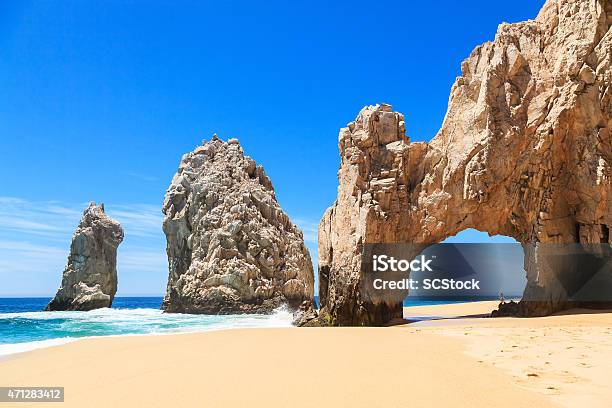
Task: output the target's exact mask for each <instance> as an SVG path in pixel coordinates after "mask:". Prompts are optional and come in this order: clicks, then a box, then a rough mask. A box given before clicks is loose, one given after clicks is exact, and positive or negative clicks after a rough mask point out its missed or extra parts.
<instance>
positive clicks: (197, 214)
mask: <svg viewBox="0 0 612 408" xmlns="http://www.w3.org/2000/svg"><path fill="white" fill-rule="evenodd" d="M163 212H164V214H165V219H164V233H165V234H166V239H167V253H168V263H169V277H168V287H167V291H166V296H165V298H164V302H163V305H162V308H163V309H164V310H165V311H167V312H179V313H205V314H217V313H222V314H228V313H266V312H271V311H272V310H274V309H275V308H277V307H279V306H281V305H283V304H289V305H291V306H292V307H294V308H296V307H298V306H299V305H300V304H301V303H302V302H303V301H306V300H312V299H313V290H314V274H313V269H312V261H311V259H310V255H309V253H308V250H307V249H306V247H305V246H304V239H303V235H302V232H301V231H300V230H299V229H298V228H297V227H296V226H295V225H294V224H293V223H292V222H291V221H290V220H289V217H288V216H287V215H286V214H285V213H284V212H283V210H282V209H281V208H280V206H279V204H278V202H277V201H276V196H275V193H274V188H273V187H272V183H271V181H270V179H269V178H268V176H267V175H266V173H265V172H264V169H263V167H261V166H258V165H257V164H256V163H255V161H254V160H253V159H251V158H250V157H248V156H245V155H244V153H243V150H242V147H241V146H240V144H239V142H238V140H237V139H229V140H228V141H227V142H223V141H222V140H220V139H219V138H218V137H217V136H216V135H215V136H214V137H213V138H212V140H210V141H208V142H205V143H204V144H203V145H202V146H199V147H197V148H196V149H195V150H194V151H193V152H191V153H188V154H186V155H184V156H183V159H182V161H181V164H180V167H179V169H178V172H177V173H176V175H175V176H174V178H173V180H172V184H171V185H170V187H169V188H168V191H167V193H166V197H165V200H164V204H163Z"/></svg>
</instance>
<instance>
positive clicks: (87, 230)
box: [45, 203, 123, 311]
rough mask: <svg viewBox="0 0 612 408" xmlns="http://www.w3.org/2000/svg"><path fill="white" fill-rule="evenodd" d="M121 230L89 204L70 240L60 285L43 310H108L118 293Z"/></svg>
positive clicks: (101, 207)
mask: <svg viewBox="0 0 612 408" xmlns="http://www.w3.org/2000/svg"><path fill="white" fill-rule="evenodd" d="M122 241H123V228H121V225H120V224H119V223H118V222H117V221H115V220H113V219H111V218H110V217H109V216H108V215H106V213H105V212H104V204H101V205H96V204H95V203H90V204H89V206H88V207H87V208H86V209H85V211H84V212H83V217H82V218H81V222H80V223H79V226H78V227H77V229H76V231H75V233H74V235H73V236H72V243H71V245H70V255H69V256H68V265H66V269H64V273H63V275H62V285H61V287H60V288H59V290H58V291H57V294H56V295H55V297H54V298H53V300H51V302H50V303H49V305H47V308H46V309H45V310H47V311H54V310H55V311H58V310H77V311H88V310H93V309H99V308H103V307H111V305H112V304H113V299H114V297H115V293H117V247H118V246H119V244H120V243H121V242H122Z"/></svg>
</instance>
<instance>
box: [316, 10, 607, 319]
mask: <svg viewBox="0 0 612 408" xmlns="http://www.w3.org/2000/svg"><path fill="white" fill-rule="evenodd" d="M611 24H612V1H610V0H605V1H604V0H598V1H570V0H548V1H547V2H546V4H545V5H544V7H543V8H542V10H541V11H540V13H539V14H538V16H537V18H536V19H535V20H533V21H526V22H521V23H516V24H501V25H500V26H499V28H498V31H497V34H496V36H495V40H494V41H493V42H488V43H485V44H483V45H480V46H478V47H477V48H476V49H475V50H474V51H473V52H472V54H471V55H470V57H469V58H468V59H466V60H465V61H464V62H463V63H462V64H461V76H460V77H458V78H457V79H456V81H455V83H454V84H453V86H452V89H451V93H450V98H449V106H448V111H447V113H446V117H445V118H444V122H443V124H442V127H441V129H440V130H439V132H438V134H437V135H436V136H435V137H434V138H433V139H432V140H431V142H429V143H410V141H409V139H408V138H407V137H406V135H405V125H404V117H403V115H402V114H401V113H397V112H393V111H392V109H391V107H390V106H389V105H384V104H383V105H376V106H369V107H366V108H364V109H363V110H362V111H361V112H360V113H359V115H358V116H357V119H356V120H355V121H354V122H351V123H349V125H348V127H346V128H343V129H341V130H340V135H339V143H338V144H339V149H340V154H341V158H342V162H341V167H340V171H339V173H338V178H339V181H340V187H339V190H338V197H337V200H336V202H335V204H334V205H333V207H331V208H329V209H328V210H327V212H326V213H325V215H324V216H323V219H322V220H321V223H320V226H319V276H320V301H321V306H322V314H323V315H325V316H327V319H328V320H329V321H330V322H332V323H333V324H338V325H358V324H369V325H376V324H382V323H384V322H385V321H388V320H391V319H392V318H395V317H401V314H402V309H401V299H395V300H392V301H390V300H389V299H386V300H385V299H372V298H369V297H367V296H365V295H364V293H363V292H362V291H361V290H360V288H359V285H360V284H361V282H362V278H363V276H362V270H361V264H360V262H361V259H360V256H361V254H362V251H363V247H364V245H365V244H367V243H389V242H394V243H395V242H403V243H420V244H423V245H427V244H432V243H436V242H440V241H442V240H444V239H445V238H447V237H449V236H452V235H455V234H457V233H458V232H460V231H462V230H465V229H467V228H475V229H477V230H480V231H484V232H487V233H489V234H491V235H494V234H502V235H507V236H510V237H513V238H515V239H516V240H517V241H518V242H521V243H524V244H525V266H526V267H525V269H526V271H527V279H528V284H527V287H526V289H525V293H524V296H523V301H522V302H521V306H520V309H521V314H522V315H543V314H547V313H551V312H553V311H555V310H559V309H562V308H564V307H566V306H567V302H566V301H567V299H566V297H565V294H564V291H563V290H562V288H560V287H559V283H558V280H557V277H556V276H555V273H556V272H555V270H554V268H549V267H547V266H546V265H543V264H542V263H541V262H540V263H538V253H539V251H540V250H541V244H544V243H572V242H573V243H576V242H579V243H609V242H610V232H609V231H610V227H611V225H612V215H611V209H612V206H611V200H612V195H611V189H610V176H611V174H610V173H611V171H610V164H611V163H612V157H611V156H612V148H611V146H612V141H611V134H612V70H611V60H612V30H610V25H611Z"/></svg>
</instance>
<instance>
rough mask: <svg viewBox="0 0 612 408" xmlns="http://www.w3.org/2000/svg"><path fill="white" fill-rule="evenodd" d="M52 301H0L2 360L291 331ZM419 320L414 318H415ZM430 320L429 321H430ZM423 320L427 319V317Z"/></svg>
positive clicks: (118, 302)
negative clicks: (80, 343) (79, 347)
mask: <svg viewBox="0 0 612 408" xmlns="http://www.w3.org/2000/svg"><path fill="white" fill-rule="evenodd" d="M49 300H50V299H48V298H0V356H2V355H7V354H13V353H18V352H22V351H28V350H33V349H36V348H40V347H47V346H51V345H56V344H62V343H66V342H70V341H74V340H75V339H78V338H82V337H93V336H115V335H144V334H168V333H184V332H198V331H208V330H221V329H231V328H255V327H290V326H291V320H292V315H291V313H290V312H289V311H287V310H278V311H277V312H276V313H274V314H272V315H224V316H210V315H187V314H169V313H162V311H161V310H160V309H159V308H160V306H161V302H162V298H161V297H140V298H137V297H126V298H121V297H119V298H116V299H115V301H114V303H113V308H112V309H99V310H94V311H91V312H43V311H42V310H43V309H44V307H45V306H46V305H47V303H49ZM472 300H486V299H483V298H478V299H459V300H423V299H418V298H407V299H406V300H405V301H404V306H406V307H408V306H422V305H439V304H449V303H464V302H466V301H472ZM413 318H416V319H417V320H419V319H420V318H418V317H414V316H411V319H413ZM428 318H431V317H428ZM423 319H425V318H423Z"/></svg>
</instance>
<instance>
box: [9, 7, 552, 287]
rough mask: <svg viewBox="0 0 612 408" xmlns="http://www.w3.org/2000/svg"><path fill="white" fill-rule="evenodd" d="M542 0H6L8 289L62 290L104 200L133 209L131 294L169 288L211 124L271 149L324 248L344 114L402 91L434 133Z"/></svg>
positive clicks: (283, 185)
mask: <svg viewBox="0 0 612 408" xmlns="http://www.w3.org/2000/svg"><path fill="white" fill-rule="evenodd" d="M330 3H331V4H330ZM542 4H543V1H542V0H540V1H533V0H517V1H514V2H512V4H509V3H504V2H490V1H480V0H479V1H472V2H463V3H460V5H459V6H457V3H455V2H444V1H442V2H410V1H386V2H380V3H372V2H361V1H351V2H340V1H335V2H317V1H310V2H294V1H283V2H277V1H268V2H230V1H227V2H226V1H223V2H219V1H217V2H212V1H211V2H206V1H202V2H195V1H194V2H174V1H167V2H155V1H147V2H145V1H93V0H92V1H64V2H56V1H37V2H30V1H20V2H1V3H0V92H1V95H2V97H1V98H0V141H1V148H0V196H1V197H4V198H2V201H0V205H1V206H0V282H2V283H1V284H0V296H1V295H11V294H12V295H24V294H32V295H52V294H53V292H54V291H55V290H56V289H57V286H58V284H59V279H60V273H61V270H62V268H63V266H64V264H65V261H66V256H67V250H68V245H69V240H70V236H71V234H72V231H73V230H74V227H75V226H76V224H77V223H78V218H79V212H80V211H81V210H82V207H83V206H84V205H85V203H86V202H87V201H90V200H95V201H99V202H100V201H103V202H105V203H106V204H107V206H108V209H109V210H108V212H109V213H111V215H113V211H115V217H116V218H118V219H120V220H122V221H123V222H124V224H125V225H124V226H126V242H125V243H124V244H123V246H122V247H121V250H122V251H124V253H123V255H120V259H119V267H120V271H119V273H120V291H119V294H120V295H121V294H123V295H125V294H161V293H162V292H163V290H164V286H165V279H166V269H165V268H166V265H165V264H163V255H164V254H163V250H164V245H165V244H164V242H163V234H161V229H160V228H158V225H159V224H158V221H159V220H160V219H161V218H160V215H159V211H158V209H159V208H160V207H161V202H162V199H163V195H164V192H165V190H166V188H167V186H168V184H169V182H170V179H171V177H172V175H173V174H174V172H175V171H176V168H177V166H178V163H179V160H180V157H181V155H182V154H183V153H185V152H187V151H190V150H192V149H193V148H194V147H195V146H196V145H197V144H199V143H200V142H201V140H202V139H204V138H209V137H210V136H211V134H212V133H213V132H216V133H218V134H219V135H220V136H221V137H222V138H229V137H237V138H239V139H240V141H241V143H242V144H243V146H244V148H245V150H246V152H247V153H248V154H249V155H250V156H252V157H253V158H254V159H255V160H257V161H258V162H259V163H261V164H263V165H264V167H265V168H266V171H267V172H268V174H269V175H270V177H271V178H272V181H273V183H274V185H275V187H276V190H277V196H278V198H279V201H280V202H281V205H282V206H283V207H284V208H285V210H286V211H287V212H288V213H289V214H290V216H292V217H293V219H294V220H295V221H297V223H298V224H300V225H302V226H303V227H304V229H305V230H306V235H307V236H308V237H309V246H310V247H311V248H312V249H315V248H316V245H315V244H314V242H313V240H314V235H315V231H314V228H315V227H316V223H317V222H318V220H319V218H320V216H321V215H322V213H323V211H324V210H325V208H326V207H328V206H329V205H330V204H331V203H332V202H333V200H334V198H335V194H336V188H337V179H336V172H337V169H338V165H339V157H338V150H337V133H338V128H339V127H341V126H344V125H345V124H346V123H347V122H349V121H351V120H352V119H353V118H354V117H355V115H356V114H357V112H358V111H359V109H360V108H361V107H362V106H364V105H367V104H374V103H377V102H387V103H391V104H393V106H394V108H395V109H396V110H398V111H401V112H403V113H404V114H405V115H406V118H407V120H406V124H407V133H408V135H409V136H410V137H411V139H412V140H429V139H430V138H431V137H432V136H433V135H434V134H435V133H436V131H437V130H438V128H439V126H440V124H441V122H442V118H443V116H444V113H445V111H446V104H447V100H448V94H449V89H450V86H451V84H452V83H453V81H454V79H455V77H456V76H457V75H459V72H460V63H461V61H462V60H463V59H464V58H466V57H467V56H468V55H469V53H470V52H471V50H472V49H473V48H474V47H475V46H476V45H478V44H480V43H482V42H484V41H487V40H492V39H493V37H494V34H495V31H496V29H497V26H498V25H499V24H500V23H501V22H503V21H506V22H515V21H520V20H525V19H528V18H533V17H535V16H536V14H537V12H538V10H539V8H540V7H541V5H542ZM127 226H129V227H130V229H128V228H127ZM130 230H131V231H134V233H132V234H131V233H130ZM54 251H55V252H54ZM160 252H161V258H160V257H159V253H160ZM315 255H316V254H314V253H313V257H315ZM156 256H157V258H155V257H156ZM122 257H123V258H122ZM15 271H17V272H15ZM144 280H146V283H143V282H144Z"/></svg>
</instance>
